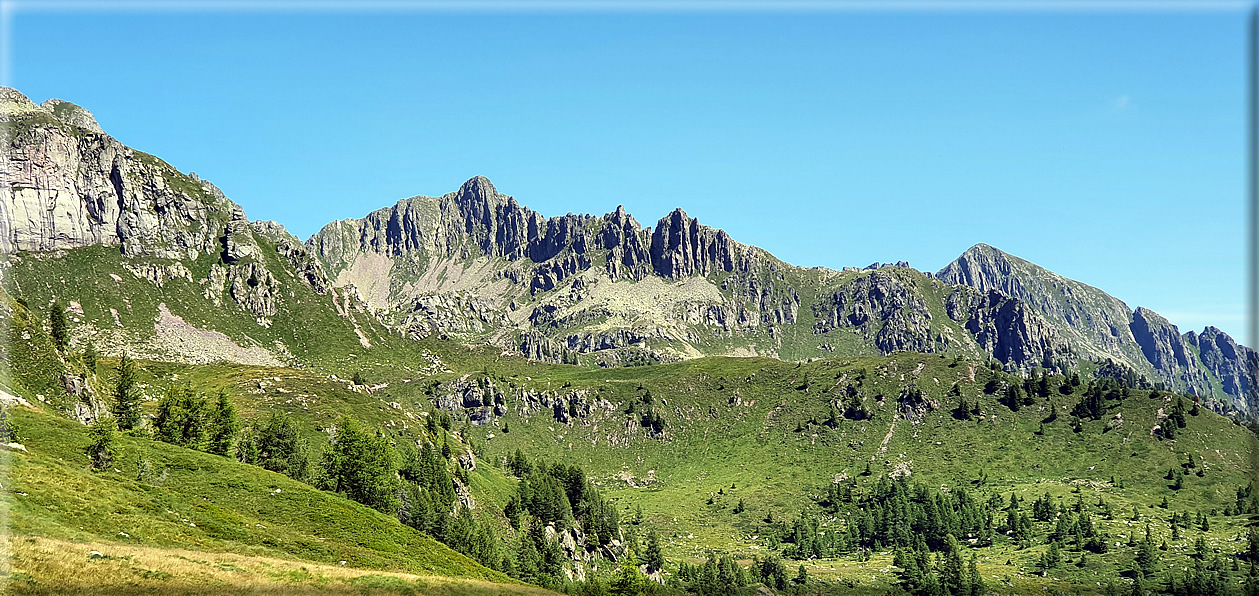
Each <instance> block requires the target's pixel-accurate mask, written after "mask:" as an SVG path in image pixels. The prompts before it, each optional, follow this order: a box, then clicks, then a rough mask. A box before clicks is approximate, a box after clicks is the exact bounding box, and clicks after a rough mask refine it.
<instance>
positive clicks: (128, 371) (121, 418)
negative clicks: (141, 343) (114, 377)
mask: <svg viewBox="0 0 1259 596" xmlns="http://www.w3.org/2000/svg"><path fill="white" fill-rule="evenodd" d="M114 417H115V418H116V419H117V423H118V428H119V429H121V430H131V429H134V428H137V427H139V426H140V390H139V388H138V387H136V364H135V361H134V360H132V359H131V357H130V356H128V355H127V354H126V353H125V352H124V353H123V355H122V360H120V361H119V362H118V381H117V382H116V383H114Z"/></svg>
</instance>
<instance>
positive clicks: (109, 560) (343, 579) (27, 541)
mask: <svg viewBox="0 0 1259 596" xmlns="http://www.w3.org/2000/svg"><path fill="white" fill-rule="evenodd" d="M98 553H99V554H98ZM0 566H2V567H3V569H2V571H3V572H4V575H3V576H0V593H3V594H123V595H126V594H206V595H220V594H222V595H227V594H298V595H301V594H554V592H548V591H546V590H543V589H541V588H536V587H533V586H521V585H510V584H495V583H491V582H487V581H482V580H472V579H456V578H448V577H441V576H420V575H412V574H409V573H396V572H389V571H372V570H366V569H354V568H351V567H339V566H335V565H319V564H314V563H307V562H302V561H292V560H286V559H276V558H269V557H255V556H246V555H238V554H233V553H209V552H203V551H193V550H183V549H173V548H171V549H165V548H153V547H146V546H135V545H129V544H116V543H114V544H111V543H104V542H93V543H82V542H70V541H66V540H56V539H51V538H43V537H37V536H6V537H3V538H0Z"/></svg>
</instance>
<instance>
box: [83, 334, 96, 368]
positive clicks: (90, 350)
mask: <svg viewBox="0 0 1259 596" xmlns="http://www.w3.org/2000/svg"><path fill="white" fill-rule="evenodd" d="M96 358H97V353H96V344H94V343H92V340H88V342H87V347H86V348H83V366H85V367H87V372H88V373H89V374H92V375H95V374H96Z"/></svg>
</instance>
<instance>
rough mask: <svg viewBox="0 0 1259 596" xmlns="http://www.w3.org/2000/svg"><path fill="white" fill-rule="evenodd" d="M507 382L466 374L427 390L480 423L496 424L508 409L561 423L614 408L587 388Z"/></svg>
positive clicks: (435, 399) (447, 406)
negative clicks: (537, 386)
mask: <svg viewBox="0 0 1259 596" xmlns="http://www.w3.org/2000/svg"><path fill="white" fill-rule="evenodd" d="M504 385H505V384H504V382H503V381H501V380H499V381H496V380H495V379H492V378H489V377H472V376H467V375H465V376H463V377H460V378H458V379H455V380H453V381H450V382H446V383H435V384H433V385H431V386H429V387H428V388H427V393H428V394H429V395H430V396H431V399H432V402H433V405H434V406H436V407H437V408H439V409H442V410H446V411H448V412H459V413H462V414H465V415H467V416H468V418H469V420H471V422H472V423H473V424H477V425H482V424H494V423H495V421H496V420H497V419H498V418H501V417H503V416H505V415H507V412H508V411H509V410H510V411H513V412H515V413H516V414H517V415H518V416H520V417H521V418H524V419H528V418H530V417H532V416H539V415H540V416H546V417H548V418H554V420H555V421H556V422H558V423H560V424H572V423H573V422H574V421H575V420H585V419H588V418H590V417H591V415H592V414H594V412H595V411H597V410H603V411H608V412H610V411H613V410H615V406H613V405H612V404H611V403H610V402H608V401H607V400H605V399H601V398H598V397H597V396H596V395H595V393H594V392H592V391H590V390H588V389H572V390H566V391H549V390H544V391H538V390H536V389H530V388H526V387H511V386H504Z"/></svg>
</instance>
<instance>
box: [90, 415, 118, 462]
mask: <svg viewBox="0 0 1259 596" xmlns="http://www.w3.org/2000/svg"><path fill="white" fill-rule="evenodd" d="M116 428H117V424H116V423H115V422H114V419H113V418H111V417H109V416H105V417H102V418H97V419H96V422H94V423H92V426H91V427H89V428H88V437H90V438H91V443H89V444H88V446H87V449H85V450H84V453H86V454H87V457H88V459H89V460H90V461H91V462H92V469H93V470H107V469H109V467H110V466H112V465H113V464H114V459H115V458H116V457H117V456H118V447H117V445H116V444H115V442H116V440H115V438H114V435H115V429H116Z"/></svg>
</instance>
